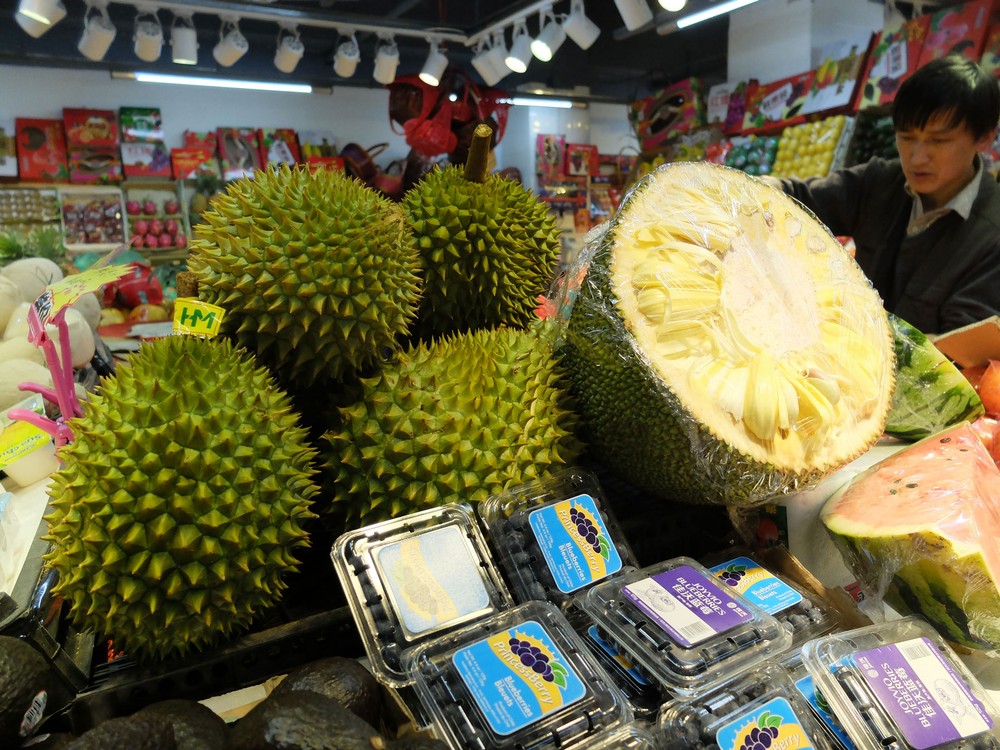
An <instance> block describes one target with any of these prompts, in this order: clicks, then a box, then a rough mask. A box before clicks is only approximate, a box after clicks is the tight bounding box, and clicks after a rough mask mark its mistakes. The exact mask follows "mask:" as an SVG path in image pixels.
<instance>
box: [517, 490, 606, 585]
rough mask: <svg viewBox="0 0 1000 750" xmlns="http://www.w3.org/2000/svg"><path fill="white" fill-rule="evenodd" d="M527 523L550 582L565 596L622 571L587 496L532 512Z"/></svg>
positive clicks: (601, 523) (601, 520) (596, 511)
mask: <svg viewBox="0 0 1000 750" xmlns="http://www.w3.org/2000/svg"><path fill="white" fill-rule="evenodd" d="M528 522H529V524H530V525H531V530H532V531H533V532H534V534H535V539H536V541H537V542H538V546H539V547H540V548H541V550H542V555H543V556H544V557H545V563H546V565H548V568H549V572H550V573H551V574H552V579H553V580H554V581H555V584H556V586H557V587H558V588H559V590H560V591H562V592H563V593H564V594H569V593H571V592H573V591H577V590H578V589H581V588H583V587H584V586H587V585H589V584H591V583H593V582H594V581H600V580H602V579H604V578H606V577H607V576H609V575H611V574H613V573H617V572H618V571H619V570H621V568H622V559H621V555H620V554H619V553H618V549H617V548H616V547H615V545H614V542H612V541H611V539H610V537H609V536H608V532H607V528H606V526H605V522H604V519H603V518H602V517H601V513H600V511H599V510H598V508H597V504H596V503H595V502H594V498H592V497H591V496H590V495H578V496H577V497H574V498H571V499H569V500H563V501H560V502H558V503H555V504H553V505H547V506H545V507H544V508H539V509H538V510H535V511H532V513H531V514H530V516H529V517H528Z"/></svg>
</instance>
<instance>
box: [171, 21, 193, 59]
mask: <svg viewBox="0 0 1000 750" xmlns="http://www.w3.org/2000/svg"><path fill="white" fill-rule="evenodd" d="M170 49H171V58H172V59H173V61H174V64H175V65H197V64H198V32H197V31H196V30H195V28H194V19H193V18H192V17H191V16H185V15H178V14H177V13H175V14H174V21H173V23H172V24H170Z"/></svg>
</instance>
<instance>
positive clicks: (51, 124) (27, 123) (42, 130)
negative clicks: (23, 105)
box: [15, 117, 69, 182]
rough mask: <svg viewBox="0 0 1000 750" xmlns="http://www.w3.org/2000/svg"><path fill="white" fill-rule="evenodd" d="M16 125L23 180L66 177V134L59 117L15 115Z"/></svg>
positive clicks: (61, 180) (49, 180)
mask: <svg viewBox="0 0 1000 750" xmlns="http://www.w3.org/2000/svg"><path fill="white" fill-rule="evenodd" d="M15 128H16V130H17V161H18V169H19V172H20V175H21V179H22V180H24V181H26V182H31V181H37V182H65V181H67V180H69V165H68V164H67V162H66V136H65V130H64V129H63V123H62V120H39V119H31V118H25V117H18V118H17V120H16V122H15Z"/></svg>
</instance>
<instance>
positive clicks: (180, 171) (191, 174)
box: [170, 146, 222, 180]
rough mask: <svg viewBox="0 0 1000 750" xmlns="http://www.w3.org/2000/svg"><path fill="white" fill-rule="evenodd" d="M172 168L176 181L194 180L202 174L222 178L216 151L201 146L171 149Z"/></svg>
mask: <svg viewBox="0 0 1000 750" xmlns="http://www.w3.org/2000/svg"><path fill="white" fill-rule="evenodd" d="M170 166H171V170H172V171H173V175H174V179H175V180H194V179H197V178H198V175H202V174H210V175H215V176H216V177H222V171H221V170H220V169H219V161H218V159H216V158H215V151H212V150H211V149H207V148H202V147H200V146H185V147H184V148H172V149H170Z"/></svg>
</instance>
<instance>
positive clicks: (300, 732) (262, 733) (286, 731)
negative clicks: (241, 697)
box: [229, 690, 387, 750]
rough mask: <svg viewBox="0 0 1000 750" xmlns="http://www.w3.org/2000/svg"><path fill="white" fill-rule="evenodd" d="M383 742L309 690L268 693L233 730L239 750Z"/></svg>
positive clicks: (361, 748)
mask: <svg viewBox="0 0 1000 750" xmlns="http://www.w3.org/2000/svg"><path fill="white" fill-rule="evenodd" d="M386 744H387V743H386V741H385V740H384V739H383V738H382V736H381V735H380V734H379V733H378V730H376V729H375V728H374V727H373V726H371V725H370V724H369V723H368V722H366V721H363V720H362V719H360V718H359V717H358V716H356V715H355V714H354V713H352V712H351V711H349V710H348V709H346V708H344V707H343V706H342V705H341V704H340V703H338V702H337V701H335V700H334V699H333V698H328V697H327V696H325V695H321V694H319V693H314V692H312V691H310V690H290V691H288V692H286V693H283V694H280V695H279V694H277V693H271V695H269V696H268V697H267V698H266V699H265V700H264V701H263V702H261V703H259V704H258V705H257V706H255V707H254V708H253V709H252V710H251V711H250V713H248V714H247V715H246V716H244V717H243V718H242V719H240V720H239V721H238V722H237V723H236V725H235V726H234V727H233V728H232V731H231V732H230V736H229V746H230V747H233V748H239V750H373V748H378V747H384V746H385V745H386Z"/></svg>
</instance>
